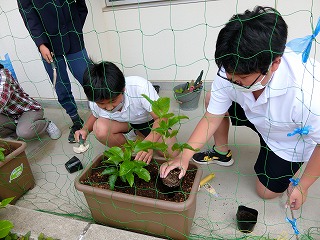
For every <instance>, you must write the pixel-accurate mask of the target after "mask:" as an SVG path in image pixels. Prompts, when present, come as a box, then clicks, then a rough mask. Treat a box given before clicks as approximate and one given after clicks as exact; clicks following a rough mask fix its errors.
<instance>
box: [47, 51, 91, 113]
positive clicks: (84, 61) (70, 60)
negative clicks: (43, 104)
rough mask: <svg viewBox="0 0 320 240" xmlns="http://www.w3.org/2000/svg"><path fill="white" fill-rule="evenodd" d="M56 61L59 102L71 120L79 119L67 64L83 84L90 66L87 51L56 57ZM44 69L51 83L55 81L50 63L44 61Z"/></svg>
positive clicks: (56, 88)
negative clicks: (85, 72)
mask: <svg viewBox="0 0 320 240" xmlns="http://www.w3.org/2000/svg"><path fill="white" fill-rule="evenodd" d="M54 60H55V63H56V66H57V82H56V87H55V90H56V93H57V96H58V102H59V103H60V104H61V106H62V107H63V108H64V109H65V110H66V112H67V114H68V115H69V116H70V118H71V119H74V118H76V117H78V108H77V105H76V102H75V100H74V97H73V95H72V90H71V83H70V79H69V76H68V72H67V68H66V64H68V67H69V70H70V72H71V73H72V75H73V76H74V77H75V78H76V79H77V80H78V82H79V83H80V84H81V86H82V83H83V74H84V71H85V70H86V69H87V66H88V64H89V61H90V60H89V58H88V54H87V51H86V49H85V48H84V49H83V50H82V51H80V52H77V53H72V54H66V55H63V56H54ZM42 61H43V64H44V67H45V69H46V71H47V73H48V74H49V77H50V79H51V82H52V81H53V70H52V67H51V65H50V64H49V63H47V62H46V61H45V60H44V59H42Z"/></svg>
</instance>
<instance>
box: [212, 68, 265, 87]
mask: <svg viewBox="0 0 320 240" xmlns="http://www.w3.org/2000/svg"><path fill="white" fill-rule="evenodd" d="M220 72H223V71H222V70H221V67H220V68H219V70H218V72H217V75H218V76H219V77H221V78H223V79H225V80H227V81H228V82H231V83H232V84H235V85H238V86H240V87H243V88H246V89H249V88H251V87H252V85H253V84H255V83H256V82H257V81H258V79H259V78H260V77H261V75H262V73H260V74H259V76H258V77H257V78H256V80H254V81H253V82H252V83H251V84H250V85H249V86H243V85H242V83H241V82H240V81H238V80H235V81H234V80H232V79H230V78H227V77H224V76H221V74H220ZM223 73H225V72H223Z"/></svg>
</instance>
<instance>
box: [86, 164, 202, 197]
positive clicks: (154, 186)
mask: <svg viewBox="0 0 320 240" xmlns="http://www.w3.org/2000/svg"><path fill="white" fill-rule="evenodd" d="M159 168H160V165H159V164H158V163H157V162H155V161H153V162H151V163H150V164H149V165H148V166H147V167H146V169H147V170H148V171H149V172H150V175H151V179H150V181H149V182H145V181H144V180H142V179H140V178H139V177H138V176H135V178H134V179H135V183H134V185H133V186H132V187H130V186H128V184H127V183H123V182H122V181H121V180H120V179H118V180H117V182H116V186H115V188H114V191H117V192H122V193H128V194H132V195H137V196H142V197H148V198H154V199H159V200H166V201H172V202H184V201H186V200H187V199H188V197H189V194H190V191H191V188H192V184H193V181H194V178H195V175H196V169H194V170H188V171H187V173H186V174H185V176H184V177H183V178H182V179H181V183H180V185H179V186H178V187H173V188H169V187H167V186H165V185H164V184H163V183H162V179H161V178H160V176H159ZM103 170H104V168H102V167H101V165H100V166H98V167H97V168H95V169H92V172H91V175H90V176H89V177H87V178H86V179H85V180H83V181H81V183H82V184H86V185H90V186H95V187H99V188H102V189H109V188H110V187H109V184H108V178H109V176H108V175H105V176H102V175H101V172H102V171H103Z"/></svg>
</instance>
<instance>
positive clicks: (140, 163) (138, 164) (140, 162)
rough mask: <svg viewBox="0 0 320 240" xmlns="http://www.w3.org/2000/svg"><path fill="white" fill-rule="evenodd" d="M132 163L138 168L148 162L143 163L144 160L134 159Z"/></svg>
mask: <svg viewBox="0 0 320 240" xmlns="http://www.w3.org/2000/svg"><path fill="white" fill-rule="evenodd" d="M134 165H135V167H136V168H139V169H140V168H143V167H145V166H147V165H148V164H147V163H145V162H144V161H134Z"/></svg>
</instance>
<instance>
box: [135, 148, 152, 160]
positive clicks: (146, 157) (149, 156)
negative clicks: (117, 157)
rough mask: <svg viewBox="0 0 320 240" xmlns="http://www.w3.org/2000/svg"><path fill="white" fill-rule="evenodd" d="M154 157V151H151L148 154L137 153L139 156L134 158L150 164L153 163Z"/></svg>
mask: <svg viewBox="0 0 320 240" xmlns="http://www.w3.org/2000/svg"><path fill="white" fill-rule="evenodd" d="M152 156H153V150H152V149H150V150H149V151H148V152H145V151H140V152H138V153H137V155H136V157H135V158H134V160H137V161H143V162H145V163H147V164H149V163H150V162H151V159H152Z"/></svg>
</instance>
